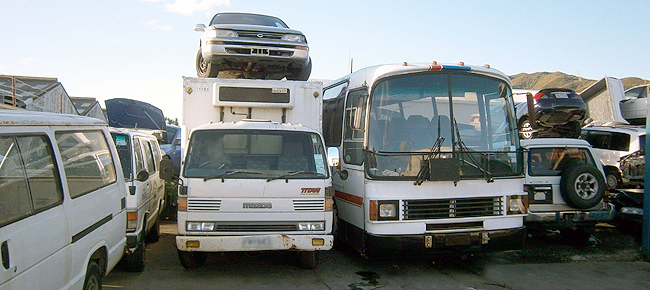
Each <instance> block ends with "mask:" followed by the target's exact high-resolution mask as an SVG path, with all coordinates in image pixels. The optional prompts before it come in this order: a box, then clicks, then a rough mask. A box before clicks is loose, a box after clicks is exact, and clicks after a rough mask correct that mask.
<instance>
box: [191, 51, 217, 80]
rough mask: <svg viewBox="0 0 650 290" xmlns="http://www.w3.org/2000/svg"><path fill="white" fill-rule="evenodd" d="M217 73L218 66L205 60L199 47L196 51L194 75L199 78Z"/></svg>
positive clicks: (213, 76) (214, 75)
mask: <svg viewBox="0 0 650 290" xmlns="http://www.w3.org/2000/svg"><path fill="white" fill-rule="evenodd" d="M218 74H219V66H218V65H216V64H213V63H211V62H207V61H205V59H204V58H203V55H202V54H201V48H200V47H199V52H198V53H196V75H197V76H198V77H201V78H215V77H217V75H218Z"/></svg>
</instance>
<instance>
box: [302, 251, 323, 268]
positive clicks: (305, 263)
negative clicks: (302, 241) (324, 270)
mask: <svg viewBox="0 0 650 290" xmlns="http://www.w3.org/2000/svg"><path fill="white" fill-rule="evenodd" d="M298 262H299V265H300V268H303V269H306V270H313V269H316V268H318V265H319V264H320V259H319V256H318V251H300V252H298Z"/></svg>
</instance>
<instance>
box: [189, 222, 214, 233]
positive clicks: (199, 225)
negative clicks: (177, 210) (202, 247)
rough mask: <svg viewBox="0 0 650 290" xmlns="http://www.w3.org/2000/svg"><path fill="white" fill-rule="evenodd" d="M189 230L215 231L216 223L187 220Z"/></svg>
mask: <svg viewBox="0 0 650 290" xmlns="http://www.w3.org/2000/svg"><path fill="white" fill-rule="evenodd" d="M186 229H187V231H188V232H192V231H194V232H209V231H214V223H211V222H187V226H186Z"/></svg>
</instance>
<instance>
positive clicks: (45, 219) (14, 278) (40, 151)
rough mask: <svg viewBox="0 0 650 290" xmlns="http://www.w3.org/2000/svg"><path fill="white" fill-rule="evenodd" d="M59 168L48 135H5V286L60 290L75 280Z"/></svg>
mask: <svg viewBox="0 0 650 290" xmlns="http://www.w3.org/2000/svg"><path fill="white" fill-rule="evenodd" d="M56 168H57V167H56V165H55V157H54V154H53V150H52V146H51V143H50V141H49V138H47V136H45V135H20V136H11V135H3V136H0V256H2V257H1V260H2V266H0V285H2V286H3V287H5V286H6V287H7V288H14V287H15V288H16V289H18V288H20V289H46V288H47V289H59V288H62V287H64V285H66V283H68V281H69V280H70V275H71V260H70V254H71V250H70V240H71V234H70V230H69V228H68V224H67V217H66V213H65V211H64V206H63V191H62V187H61V181H60V177H59V172H58V170H57V169H56ZM34 277H38V279H34Z"/></svg>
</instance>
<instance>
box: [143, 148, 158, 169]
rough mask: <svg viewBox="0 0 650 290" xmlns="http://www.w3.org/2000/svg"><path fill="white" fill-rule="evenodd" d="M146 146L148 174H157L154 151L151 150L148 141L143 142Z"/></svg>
mask: <svg viewBox="0 0 650 290" xmlns="http://www.w3.org/2000/svg"><path fill="white" fill-rule="evenodd" d="M142 143H143V144H142V145H144V155H145V160H146V161H147V172H149V174H151V173H154V172H156V165H155V162H154V157H153V151H152V150H151V144H150V143H149V142H147V141H143V142H142Z"/></svg>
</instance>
